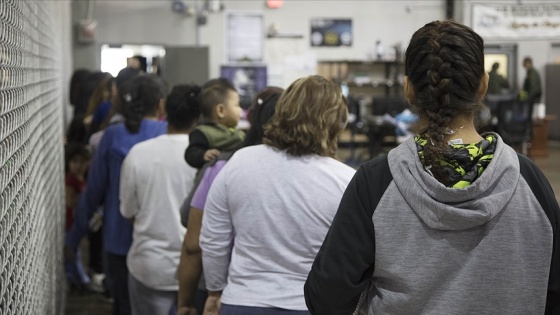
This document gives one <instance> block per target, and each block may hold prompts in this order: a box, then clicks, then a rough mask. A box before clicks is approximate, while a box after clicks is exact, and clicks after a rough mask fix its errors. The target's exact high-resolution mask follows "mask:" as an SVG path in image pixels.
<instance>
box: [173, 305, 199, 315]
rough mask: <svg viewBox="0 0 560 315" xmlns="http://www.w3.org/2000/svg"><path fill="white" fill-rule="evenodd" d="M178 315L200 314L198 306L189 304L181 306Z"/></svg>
mask: <svg viewBox="0 0 560 315" xmlns="http://www.w3.org/2000/svg"><path fill="white" fill-rule="evenodd" d="M177 315H198V312H197V311H196V308H194V307H189V306H179V308H178V309H177Z"/></svg>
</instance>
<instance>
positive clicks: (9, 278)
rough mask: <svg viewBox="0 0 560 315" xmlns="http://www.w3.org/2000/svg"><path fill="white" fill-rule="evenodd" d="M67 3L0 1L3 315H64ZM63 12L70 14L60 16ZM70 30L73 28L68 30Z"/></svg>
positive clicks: (0, 304) (0, 272) (0, 279)
mask: <svg viewBox="0 0 560 315" xmlns="http://www.w3.org/2000/svg"><path fill="white" fill-rule="evenodd" d="M61 5H65V6H68V7H69V3H68V2H65V1H61V2H59V1H41V0H34V1H24V0H1V1H0V314H2V315H4V314H57V315H58V314H63V309H64V274H63V269H62V268H63V261H62V259H63V254H62V244H63V237H64V186H63V185H64V184H63V168H64V164H63V163H64V161H63V147H62V137H63V131H62V128H63V122H62V108H63V105H62V104H63V103H64V101H65V100H64V99H63V94H64V92H63V91H64V89H65V88H66V87H65V86H63V84H64V82H65V80H66V79H67V76H66V75H65V74H64V70H63V69H68V65H66V64H65V65H62V62H63V61H64V62H69V61H70V60H68V59H66V60H63V58H64V56H69V51H63V50H66V49H64V48H63V47H65V46H64V45H62V44H61V41H64V40H66V41H67V40H68V38H67V37H66V38H65V36H64V35H62V33H63V32H66V30H64V29H63V28H62V27H61V25H62V23H61V20H65V21H69V19H70V16H69V13H68V12H69V10H67V9H66V10H61ZM61 12H65V13H67V14H64V15H61ZM66 25H69V22H68V23H66Z"/></svg>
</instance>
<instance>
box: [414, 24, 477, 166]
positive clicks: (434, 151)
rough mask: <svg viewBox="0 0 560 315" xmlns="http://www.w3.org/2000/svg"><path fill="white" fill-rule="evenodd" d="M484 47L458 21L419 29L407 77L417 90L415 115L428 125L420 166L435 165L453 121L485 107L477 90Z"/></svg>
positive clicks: (473, 33) (471, 31)
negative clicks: (421, 164)
mask: <svg viewBox="0 0 560 315" xmlns="http://www.w3.org/2000/svg"><path fill="white" fill-rule="evenodd" d="M483 49H484V42H483V40H482V38H481V37H480V36H479V35H478V34H476V33H475V32H474V31H473V30H472V29H471V28H469V27H467V26H465V25H462V24H459V23H457V22H454V21H434V22H431V23H428V24H426V25H424V26H423V27H422V28H420V29H419V30H417V31H416V32H415V33H414V35H413V36H412V39H411V40H410V44H409V46H408V48H407V49H406V60H405V74H406V75H407V76H408V80H409V82H410V83H411V84H412V86H413V88H414V95H415V99H416V101H415V103H414V104H411V108H412V110H413V111H415V112H417V113H418V114H419V115H420V117H421V118H423V119H424V120H425V121H426V122H427V126H426V127H425V128H424V129H423V130H420V133H421V134H422V135H423V136H424V137H426V138H427V139H428V141H427V144H426V147H425V151H424V155H423V159H422V163H423V164H424V166H426V167H428V166H435V167H437V165H434V162H435V161H436V160H438V158H439V157H441V156H442V155H443V153H444V152H445V151H446V150H447V149H448V146H447V140H446V137H447V136H448V135H449V133H450V129H449V124H450V122H451V121H452V120H453V118H455V117H457V116H460V115H465V114H473V113H475V112H476V111H478V110H481V109H482V108H483V107H484V105H483V104H482V103H481V100H480V99H479V95H478V93H477V92H478V91H479V88H480V83H481V80H482V77H483V76H484V73H485V71H484V53H483Z"/></svg>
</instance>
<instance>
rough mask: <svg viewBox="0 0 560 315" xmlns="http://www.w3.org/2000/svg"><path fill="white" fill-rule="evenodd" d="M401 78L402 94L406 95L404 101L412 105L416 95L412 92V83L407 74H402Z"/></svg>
mask: <svg viewBox="0 0 560 315" xmlns="http://www.w3.org/2000/svg"><path fill="white" fill-rule="evenodd" d="M403 80H404V81H403V84H404V96H405V97H406V101H407V102H408V104H410V105H412V104H414V103H415V102H416V95H415V94H414V86H412V83H411V82H410V80H409V79H408V76H404V78H403Z"/></svg>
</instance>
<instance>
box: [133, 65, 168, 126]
mask: <svg viewBox="0 0 560 315" xmlns="http://www.w3.org/2000/svg"><path fill="white" fill-rule="evenodd" d="M164 97H165V94H164V93H163V87H162V85H161V82H158V80H156V78H153V77H151V76H147V75H143V76H139V77H136V78H134V79H133V80H132V81H131V82H130V89H129V90H128V93H127V94H125V95H124V96H123V98H124V100H125V102H126V105H125V108H124V113H125V115H124V125H125V126H126V129H128V131H129V132H130V133H137V132H138V130H140V123H141V122H142V119H144V117H146V116H148V115H154V114H155V113H156V112H157V108H158V105H159V102H160V100H161V99H163V98H164Z"/></svg>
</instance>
